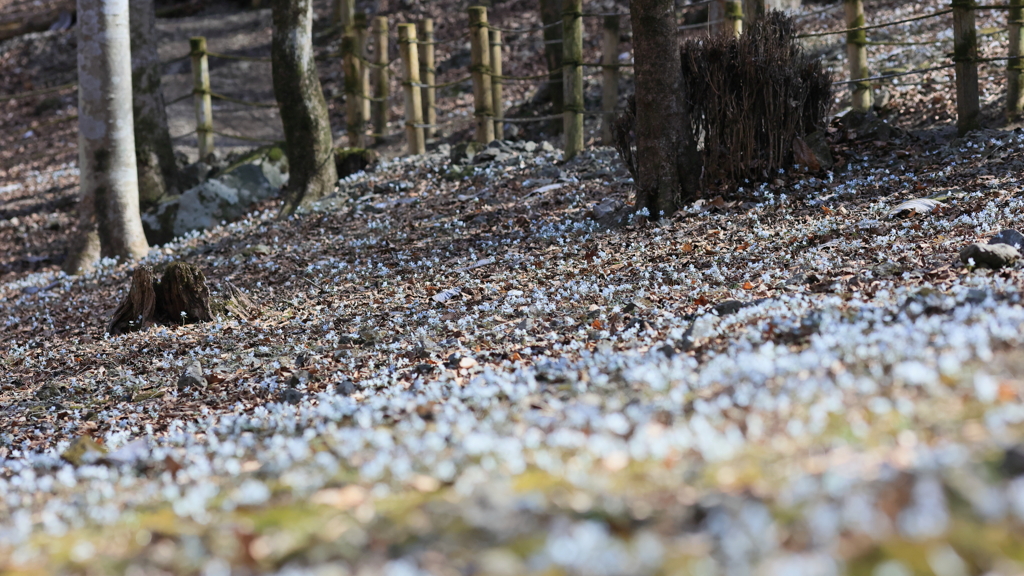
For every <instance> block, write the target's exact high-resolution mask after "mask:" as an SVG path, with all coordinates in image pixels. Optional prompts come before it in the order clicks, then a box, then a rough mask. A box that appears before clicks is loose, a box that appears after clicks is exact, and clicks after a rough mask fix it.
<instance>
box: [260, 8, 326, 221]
mask: <svg viewBox="0 0 1024 576" xmlns="http://www.w3.org/2000/svg"><path fill="white" fill-rule="evenodd" d="M273 13H274V35H273V39H272V41H271V48H270V50H271V52H270V55H271V60H272V64H273V76H274V97H275V98H276V99H277V104H278V107H279V109H280V111H281V123H282V124H283V125H284V137H285V142H286V147H287V149H288V166H289V177H288V197H287V198H286V199H285V203H284V206H283V207H282V208H281V214H282V215H288V214H292V213H294V212H295V210H296V209H297V208H298V207H299V206H303V205H307V204H309V203H310V202H313V201H315V200H318V199H320V198H323V197H324V196H326V195H327V194H330V193H331V192H333V191H334V186H335V185H336V184H337V182H338V172H337V170H336V169H335V166H334V146H333V138H332V137H331V124H330V118H329V116H328V115H327V102H326V101H325V100H324V93H323V90H322V89H321V87H320V78H319V77H318V76H317V72H316V62H315V61H314V60H313V2H312V0H274V3H273Z"/></svg>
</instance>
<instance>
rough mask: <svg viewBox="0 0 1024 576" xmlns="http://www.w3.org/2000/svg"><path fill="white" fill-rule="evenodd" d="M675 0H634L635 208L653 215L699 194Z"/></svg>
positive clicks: (665, 212)
mask: <svg viewBox="0 0 1024 576" xmlns="http://www.w3.org/2000/svg"><path fill="white" fill-rule="evenodd" d="M674 4H675V3H674V1H673V0H630V3H629V13H630V17H631V19H632V22H633V55H634V60H635V68H634V69H635V70H636V154H637V159H638V167H639V170H638V175H639V182H637V183H636V184H637V188H638V193H637V205H636V207H637V209H642V208H647V210H648V211H649V212H650V217H651V218H653V219H657V218H660V217H662V216H668V215H670V214H672V213H673V212H675V210H676V208H677V207H678V205H679V203H680V202H683V201H688V200H692V199H693V198H695V196H696V192H697V185H698V182H699V178H700V169H701V160H700V156H699V155H698V153H697V144H696V142H695V141H694V138H693V133H692V132H693V131H692V129H691V128H690V121H689V118H688V116H687V113H686V108H685V106H684V102H683V99H682V97H681V95H682V94H683V93H684V92H683V72H682V62H681V60H680V57H679V41H678V38H677V35H676V19H675V12H674Z"/></svg>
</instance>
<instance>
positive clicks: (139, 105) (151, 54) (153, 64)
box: [128, 0, 177, 207]
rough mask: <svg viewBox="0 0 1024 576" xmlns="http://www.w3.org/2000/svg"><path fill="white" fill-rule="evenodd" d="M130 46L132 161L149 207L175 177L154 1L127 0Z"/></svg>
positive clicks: (141, 200) (141, 199)
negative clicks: (162, 84) (132, 123)
mask: <svg viewBox="0 0 1024 576" xmlns="http://www.w3.org/2000/svg"><path fill="white" fill-rule="evenodd" d="M128 8H129V18H130V20H131V46H132V109H133V111H134V113H135V162H136V164H137V165H138V171H139V204H140V205H141V206H142V207H147V206H152V205H153V204H155V203H156V202H157V201H158V200H159V199H160V197H161V196H163V195H164V194H167V193H168V192H171V191H172V188H173V187H174V181H175V179H176V177H177V165H176V164H175V162H174V148H173V147H172V146H171V133H170V132H169V131H168V130H167V111H166V110H165V108H164V94H163V91H162V90H161V89H160V56H159V55H158V54H157V50H156V48H157V36H156V14H155V9H154V6H153V0H129V2H128Z"/></svg>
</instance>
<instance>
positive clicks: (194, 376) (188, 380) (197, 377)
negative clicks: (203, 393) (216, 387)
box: [178, 360, 206, 392]
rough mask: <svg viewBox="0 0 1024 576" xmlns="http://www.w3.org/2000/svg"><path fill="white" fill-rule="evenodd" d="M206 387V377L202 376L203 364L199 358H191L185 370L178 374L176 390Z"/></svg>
mask: <svg viewBox="0 0 1024 576" xmlns="http://www.w3.org/2000/svg"><path fill="white" fill-rule="evenodd" d="M191 387H196V388H206V379H205V378H203V365H202V364H201V363H200V362H199V360H193V361H192V363H191V364H189V365H188V366H187V367H186V368H185V371H184V372H182V373H181V376H178V392H183V391H185V389H186V388H191Z"/></svg>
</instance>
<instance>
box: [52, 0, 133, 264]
mask: <svg viewBox="0 0 1024 576" xmlns="http://www.w3.org/2000/svg"><path fill="white" fill-rule="evenodd" d="M128 26H129V24H128V0H78V164H79V170H80V177H79V178H80V185H81V192H82V199H81V202H80V203H79V222H78V234H79V239H78V241H77V246H76V247H75V248H74V250H73V253H72V254H71V256H70V257H69V258H68V260H67V262H66V263H65V266H64V269H65V271H67V272H70V273H82V272H86V271H88V270H89V269H90V268H91V267H92V266H93V264H94V263H95V262H96V260H98V259H99V258H100V257H101V256H107V257H120V258H130V259H131V258H140V257H142V256H145V255H146V253H147V252H148V251H149V245H148V244H147V243H146V236H145V234H144V233H143V231H142V220H141V218H140V217H139V186H138V172H137V170H136V165H135V137H134V133H133V130H134V124H133V122H132V66H131V52H130V40H129V32H128Z"/></svg>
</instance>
